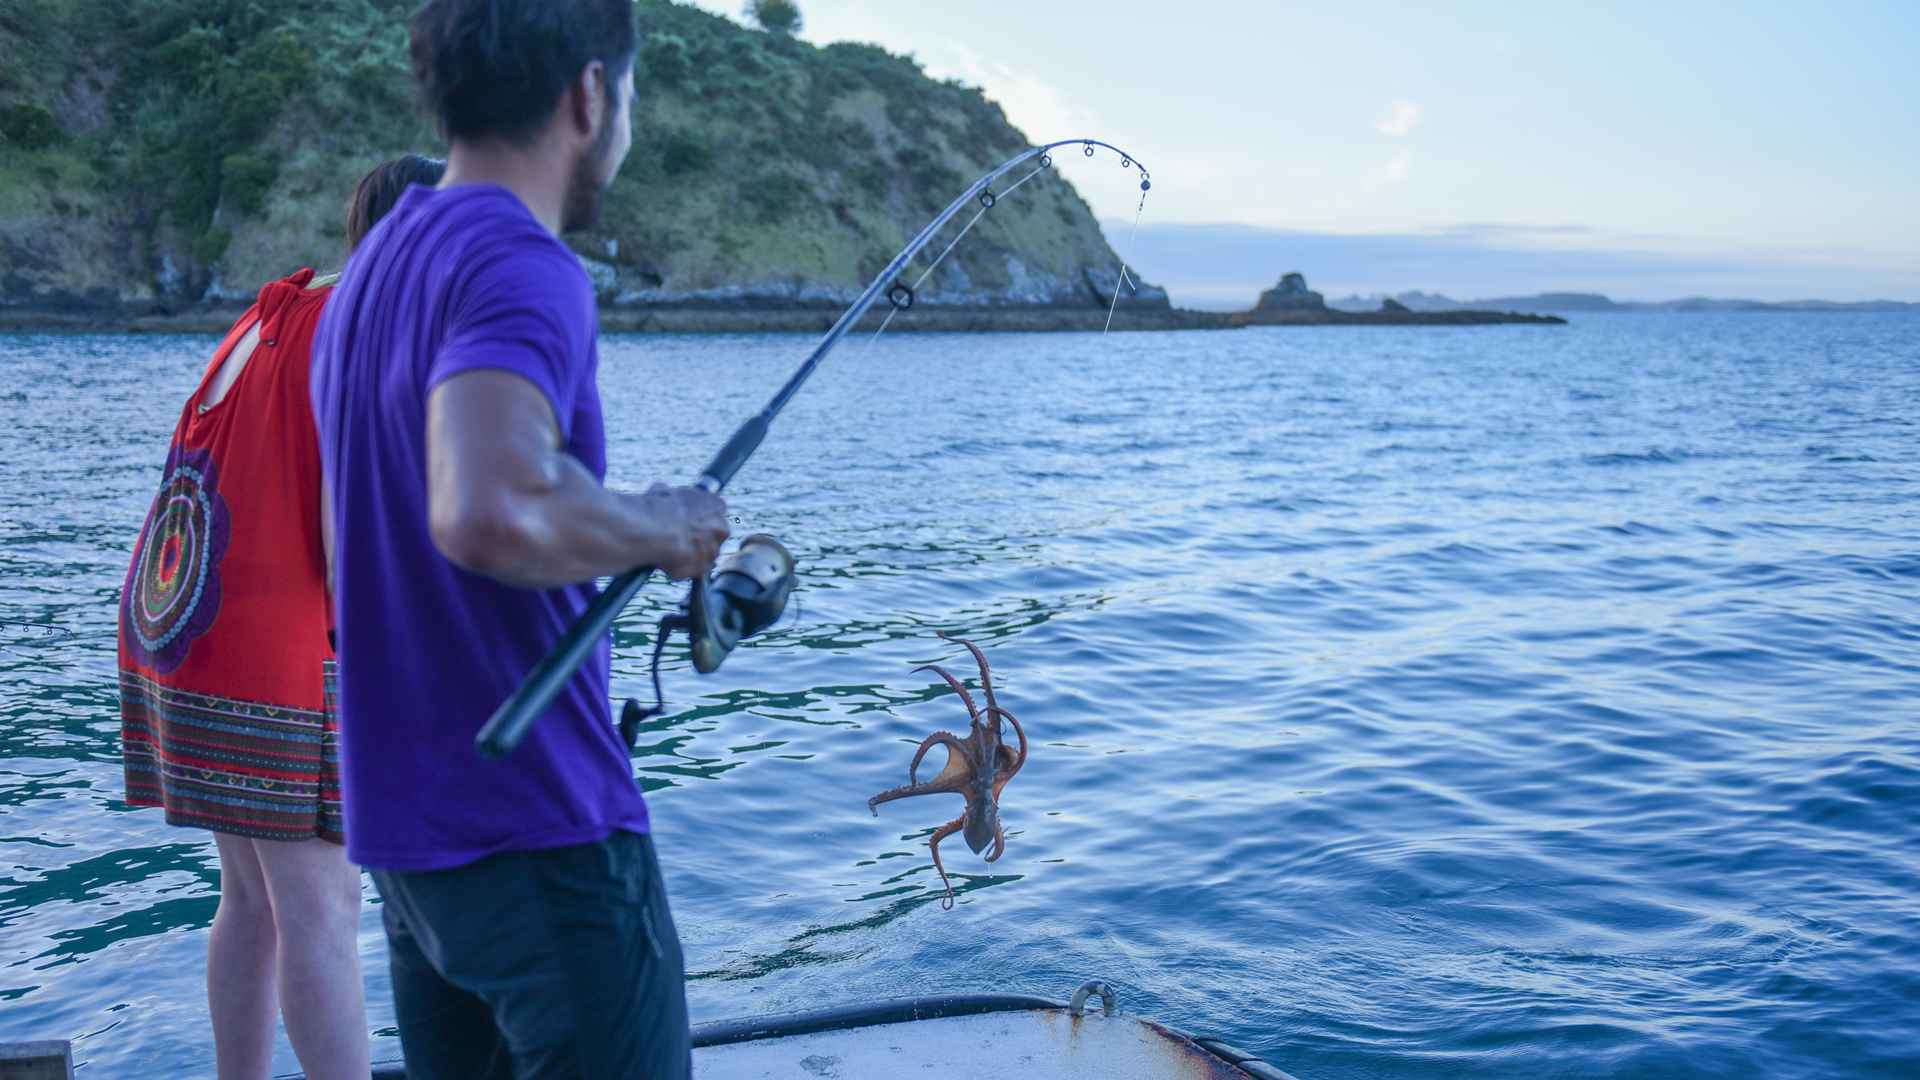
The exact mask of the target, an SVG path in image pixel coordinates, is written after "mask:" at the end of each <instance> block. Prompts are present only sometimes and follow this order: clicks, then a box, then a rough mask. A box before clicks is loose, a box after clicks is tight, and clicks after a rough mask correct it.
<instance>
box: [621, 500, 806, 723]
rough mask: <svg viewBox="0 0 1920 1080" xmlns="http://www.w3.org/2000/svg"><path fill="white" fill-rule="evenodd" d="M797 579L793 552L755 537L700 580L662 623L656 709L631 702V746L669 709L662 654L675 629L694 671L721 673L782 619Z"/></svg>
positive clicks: (656, 646) (625, 718)
mask: <svg viewBox="0 0 1920 1080" xmlns="http://www.w3.org/2000/svg"><path fill="white" fill-rule="evenodd" d="M795 580H796V576H795V574H794V561H793V553H792V552H790V551H788V550H787V549H786V546H785V545H784V544H782V543H780V541H778V540H775V539H774V538H773V537H771V536H768V535H767V534H766V533H755V534H753V535H752V536H749V537H747V538H746V539H745V540H742V541H741V542H740V546H739V547H738V548H736V549H734V551H733V552H732V553H731V554H729V555H727V556H726V557H725V558H722V559H721V560H720V561H719V562H717V563H715V564H714V567H713V573H712V574H711V575H710V576H708V577H706V578H702V579H699V580H696V581H695V582H694V583H693V585H692V587H691V588H689V589H688V590H687V596H686V599H684V600H682V601H681V602H680V609H679V610H678V611H676V612H674V613H673V614H671V615H667V616H665V617H664V618H662V619H661V620H660V625H659V629H658V630H657V631H656V633H655V634H654V639H653V696H654V704H653V707H652V708H642V707H641V705H640V703H639V702H638V701H635V700H633V699H631V698H629V699H628V700H627V704H626V707H625V708H623V709H621V711H620V734H621V737H622V738H624V739H625V740H626V743H627V745H628V746H632V745H633V740H634V738H635V737H636V736H637V735H638V734H639V730H640V724H641V722H642V721H644V720H646V719H647V718H649V717H652V716H657V715H659V714H660V713H662V712H665V711H666V697H665V695H664V694H662V693H661V690H660V656H661V654H662V653H663V652H664V651H665V650H666V647H667V640H668V638H670V637H671V636H672V635H673V633H674V632H675V631H678V630H684V631H686V634H687V644H688V646H689V651H690V652H691V654H692V657H693V669H694V670H695V671H698V672H699V673H700V674H702V675H711V674H713V673H714V672H716V671H718V670H720V665H721V664H723V663H725V662H726V659H727V656H728V654H730V653H732V652H733V650H734V647H735V646H737V645H739V644H740V643H741V642H742V641H745V640H746V639H747V638H750V637H752V636H753V635H755V634H757V633H759V632H760V631H762V630H765V629H766V628H767V627H769V626H772V625H773V624H774V623H776V622H779V621H780V616H781V614H782V613H784V612H785V611H786V610H787V597H789V596H791V595H793V586H794V583H795Z"/></svg>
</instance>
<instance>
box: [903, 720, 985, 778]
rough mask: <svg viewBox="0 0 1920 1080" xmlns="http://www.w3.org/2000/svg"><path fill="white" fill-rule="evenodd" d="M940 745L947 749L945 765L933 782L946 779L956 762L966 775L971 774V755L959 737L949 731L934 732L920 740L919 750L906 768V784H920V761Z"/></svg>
mask: <svg viewBox="0 0 1920 1080" xmlns="http://www.w3.org/2000/svg"><path fill="white" fill-rule="evenodd" d="M941 744H945V746H946V748H947V763H946V765H945V766H944V767H942V768H941V770H940V775H939V776H937V777H935V778H934V779H935V780H944V779H946V776H947V774H948V773H949V772H952V771H953V768H954V764H955V763H956V762H958V763H959V764H960V766H961V767H962V768H963V769H965V770H966V771H967V772H968V773H971V772H973V761H972V757H973V755H972V753H971V752H970V751H969V750H968V748H967V744H966V743H964V742H962V741H960V736H958V735H955V734H954V733H953V732H951V731H936V732H934V733H933V734H931V735H929V736H927V737H926V738H924V739H922V740H920V749H918V750H916V751H914V753H913V763H912V764H911V765H908V766H907V782H908V783H912V784H917V783H919V782H920V762H921V759H923V758H925V757H926V756H927V751H929V750H931V749H933V748H934V747H935V746H938V745H941Z"/></svg>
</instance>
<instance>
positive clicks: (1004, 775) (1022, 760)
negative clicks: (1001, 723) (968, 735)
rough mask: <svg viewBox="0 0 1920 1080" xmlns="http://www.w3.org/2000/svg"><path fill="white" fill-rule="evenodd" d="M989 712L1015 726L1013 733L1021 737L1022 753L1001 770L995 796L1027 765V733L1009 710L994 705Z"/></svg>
mask: <svg viewBox="0 0 1920 1080" xmlns="http://www.w3.org/2000/svg"><path fill="white" fill-rule="evenodd" d="M987 711H988V712H989V713H991V714H994V715H995V716H996V717H1005V718H1006V719H1007V722H1008V723H1010V724H1012V725H1013V733H1014V734H1015V735H1018V736H1020V752H1019V754H1018V755H1016V756H1015V757H1014V759H1013V764H1012V765H1009V766H1007V767H1006V768H1005V769H1003V770H1001V772H1000V775H999V776H997V777H995V778H994V794H995V795H998V794H999V793H1000V789H1001V788H1003V787H1005V786H1006V784H1007V781H1009V780H1011V779H1013V774H1014V773H1017V772H1019V771H1020V768H1021V766H1023V765H1025V764H1026V763H1027V732H1026V729H1025V728H1022V727H1021V726H1020V719H1019V718H1018V717H1016V716H1014V715H1013V714H1012V713H1010V712H1008V711H1007V710H1005V709H1002V708H1000V707H999V706H997V705H992V706H988V708H987Z"/></svg>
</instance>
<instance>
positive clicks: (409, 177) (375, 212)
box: [347, 154, 447, 254]
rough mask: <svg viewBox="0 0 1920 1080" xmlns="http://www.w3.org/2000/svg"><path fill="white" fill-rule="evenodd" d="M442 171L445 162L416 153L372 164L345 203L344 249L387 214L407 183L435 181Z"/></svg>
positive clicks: (356, 244)
mask: <svg viewBox="0 0 1920 1080" xmlns="http://www.w3.org/2000/svg"><path fill="white" fill-rule="evenodd" d="M446 171H447V163H446V162H444V161H441V160H440V159H439V158H430V157H422V156H420V155H419V154H408V155H406V156H405V157H397V158H394V159H393V160H392V161H383V162H381V163H380V164H378V165H375V166H374V167H373V171H372V172H369V173H368V174H367V175H365V176H363V177H361V178H360V183H359V185H358V186H356V187H355V188H354V189H353V198H352V199H351V200H350V201H349V202H348V203H347V253H348V254H352V253H353V249H354V248H357V247H359V246H360V241H362V240H365V239H366V238H367V233H369V232H371V231H372V230H373V227H374V225H375V224H376V223H378V222H379V220H380V219H381V218H383V217H386V216H387V211H389V210H391V209H393V204H394V203H396V202H399V201H400V195H401V194H402V193H403V192H405V191H406V190H407V185H409V184H425V185H428V186H431V185H433V184H437V183H439V182H440V177H441V176H443V175H445V174H446Z"/></svg>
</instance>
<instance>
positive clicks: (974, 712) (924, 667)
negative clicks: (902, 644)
mask: <svg viewBox="0 0 1920 1080" xmlns="http://www.w3.org/2000/svg"><path fill="white" fill-rule="evenodd" d="M913 670H915V671H931V672H933V673H934V674H936V675H938V676H940V677H941V678H943V679H945V680H947V685H948V686H951V687H953V688H954V690H955V691H957V692H958V693H959V694H960V700H961V701H963V702H965V703H966V705H967V716H968V717H969V718H970V719H972V720H973V721H974V722H975V723H978V722H979V720H980V710H979V709H977V708H975V707H974V704H973V695H972V694H969V693H967V687H966V684H965V683H962V682H961V681H960V680H959V679H956V678H954V677H953V673H952V672H951V671H948V670H947V669H946V668H943V667H941V666H940V665H939V664H921V665H920V666H919V667H917V668H914V669H913Z"/></svg>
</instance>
